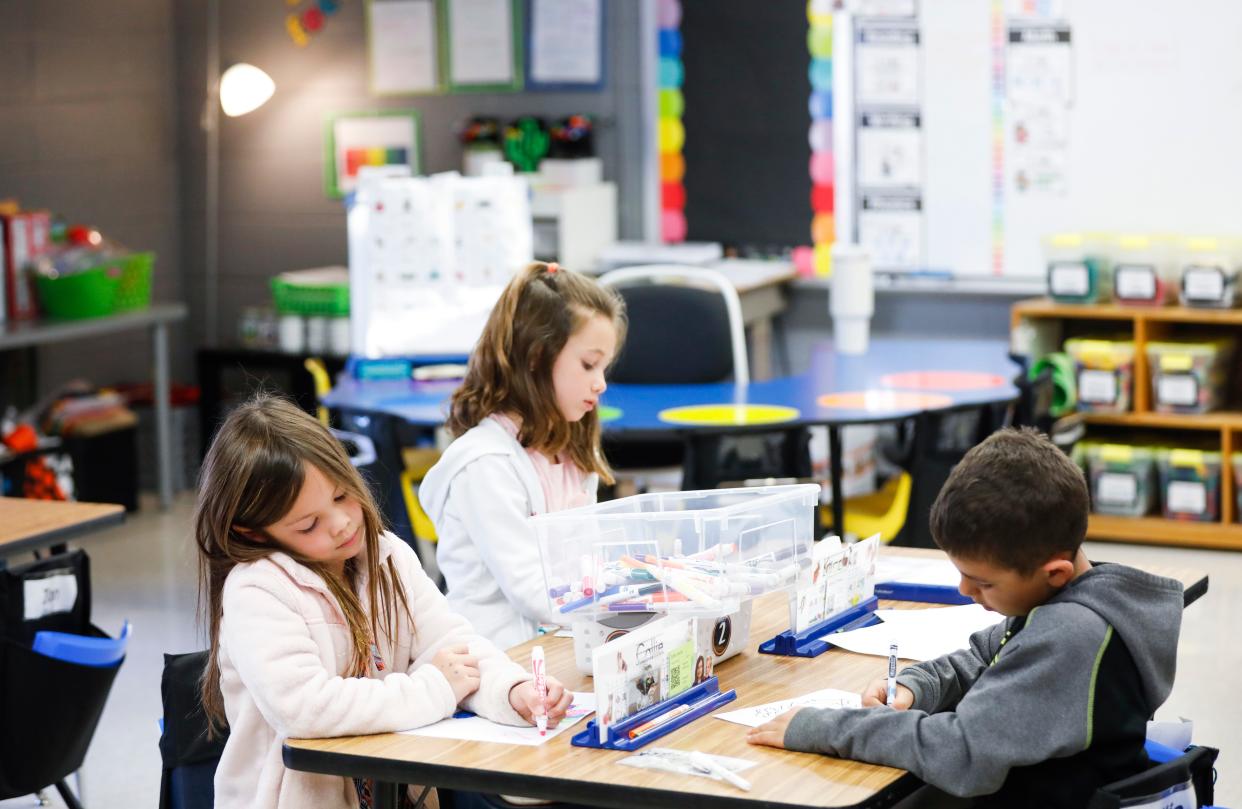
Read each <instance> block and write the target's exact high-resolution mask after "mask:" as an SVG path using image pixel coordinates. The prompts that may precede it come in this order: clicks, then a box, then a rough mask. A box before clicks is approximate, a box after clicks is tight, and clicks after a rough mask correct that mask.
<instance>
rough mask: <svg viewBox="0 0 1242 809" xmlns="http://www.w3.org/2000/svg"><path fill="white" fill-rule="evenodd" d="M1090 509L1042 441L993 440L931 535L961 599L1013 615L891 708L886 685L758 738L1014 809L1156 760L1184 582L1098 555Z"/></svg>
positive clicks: (1056, 801)
mask: <svg viewBox="0 0 1242 809" xmlns="http://www.w3.org/2000/svg"><path fill="white" fill-rule="evenodd" d="M1087 510H1088V495H1087V486H1086V482H1085V481H1084V479H1083V475H1082V472H1081V471H1080V470H1079V469H1078V467H1076V466H1075V465H1074V464H1073V462H1072V461H1070V459H1069V458H1067V457H1066V456H1065V455H1064V454H1063V453H1062V452H1061V451H1060V450H1058V449H1057V448H1056V447H1055V446H1053V444H1052V443H1051V442H1050V441H1048V439H1047V438H1045V437H1044V436H1042V435H1040V434H1039V433H1036V432H1034V431H1030V430H1002V431H1000V432H998V433H995V434H994V435H992V436H991V437H989V438H988V439H987V440H986V441H984V442H983V443H981V444H979V445H978V446H977V447H975V448H974V449H972V450H971V451H970V452H968V453H967V454H966V457H965V458H963V459H962V462H961V463H960V464H959V465H958V466H957V468H955V469H954V470H953V473H952V474H951V475H950V476H949V479H948V481H946V483H945V485H944V488H943V489H941V491H940V494H939V496H938V497H937V498H936V502H935V504H934V505H933V506H932V511H931V531H932V536H933V537H934V539H935V541H936V544H937V545H939V546H940V548H941V549H943V550H944V551H945V552H946V553H947V554H948V555H949V559H950V561H952V562H953V564H954V566H956V567H957V569H958V571H959V572H960V573H961V576H962V580H961V584H960V585H959V589H960V590H961V592H962V593H963V594H964V595H968V596H970V597H971V598H973V599H974V600H975V601H976V602H978V603H979V604H982V605H983V606H984V607H986V608H988V609H990V610H994V611H995V612H999V613H1001V614H1002V615H1005V616H1008V617H1007V619H1006V620H1004V621H1002V622H1001V623H999V624H997V625H995V626H993V627H991V628H989V629H985V630H982V631H980V632H976V633H975V634H974V635H973V636H971V638H970V648H968V649H962V650H960V651H957V652H953V653H952V654H949V655H945V656H944V657H940V658H937V659H935V660H929V661H927V662H924V663H918V664H916V665H913V666H910V667H908V668H906V669H904V670H902V672H901V673H900V675H899V676H898V678H897V683H898V686H897V698H896V700H895V704H894V705H892V706H891V707H889V706H887V705H885V702H886V687H885V686H886V683H885V681H884V680H883V679H880V680H877V681H875V682H873V683H872V684H871V685H870V686H868V688H867V690H866V691H864V692H863V705H864V707H863V708H861V709H855V710H834V709H823V710H816V709H811V708H804V709H802V710H800V711H796V712H795V711H791V712H789V713H787V714H784V715H783V716H780V717H777V718H776V719H774V720H773V721H771V722H769V723H767V724H766V725H762V726H760V727H758V728H755V729H753V730H751V731H750V732H749V733H748V735H747V741H749V742H751V743H752V744H766V745H771V746H773V747H785V748H788V749H790V750H802V751H806V752H816V753H826V754H828V755H832V756H839V757H841V758H851V759H858V760H861V761H867V762H872V763H875V764H884V765H888V766H890V767H900V768H902V769H906V770H909V771H910V772H912V773H914V774H915V775H916V776H918V777H919V778H921V779H922V780H923V781H925V782H926V783H928V784H930V785H932V786H933V787H936V788H939V789H941V790H943V791H944V792H947V793H949V794H950V795H955V796H966V797H975V800H974V801H973V802H971V803H969V804H968V805H971V806H976V807H1006V808H1007V809H1022V807H1032V809H1033V808H1034V807H1039V809H1058V808H1060V807H1064V809H1070V808H1071V807H1072V808H1073V809H1081V807H1083V806H1086V804H1087V802H1088V800H1089V799H1090V797H1091V795H1092V794H1093V793H1094V792H1095V790H1096V789H1097V788H1099V787H1100V786H1102V785H1104V784H1107V783H1110V782H1112V781H1116V780H1118V779H1121V778H1125V777H1127V776H1130V775H1134V774H1136V773H1138V772H1141V771H1142V770H1144V769H1145V768H1147V767H1148V766H1150V762H1149V761H1148V758H1147V755H1146V753H1145V752H1144V750H1143V742H1144V737H1145V735H1146V725H1147V720H1148V719H1149V718H1150V717H1151V716H1152V715H1153V714H1154V713H1155V711H1156V708H1158V707H1159V706H1160V705H1161V703H1163V702H1164V700H1165V698H1166V697H1168V695H1169V691H1170V690H1171V689H1172V687H1173V675H1174V669H1175V666H1176V662H1177V636H1178V630H1179V629H1180V626H1181V618H1182V587H1181V584H1180V583H1178V582H1176V581H1174V580H1172V579H1166V578H1162V577H1159V576H1154V575H1151V574H1149V573H1144V572H1142V571H1139V570H1135V569H1133V568H1129V567H1124V566H1122V565H1116V564H1093V563H1092V562H1090V561H1088V560H1087V558H1086V556H1085V554H1084V553H1083V551H1082V548H1081V545H1082V541H1083V538H1084V536H1085V534H1086V528H1087ZM894 709H895V710H894ZM976 796H978V797H976ZM955 805H961V804H955Z"/></svg>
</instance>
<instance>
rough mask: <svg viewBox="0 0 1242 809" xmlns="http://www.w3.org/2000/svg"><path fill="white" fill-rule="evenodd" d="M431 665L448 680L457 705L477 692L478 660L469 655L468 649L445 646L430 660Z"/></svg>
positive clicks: (466, 647)
mask: <svg viewBox="0 0 1242 809" xmlns="http://www.w3.org/2000/svg"><path fill="white" fill-rule="evenodd" d="M431 665H433V666H435V667H436V668H438V669H439V670H440V673H441V674H443V675H444V679H446V680H448V683H449V685H450V686H452V688H453V696H454V697H456V698H457V702H458V703H460V702H461V701H462V700H463V699H465V698H466V697H468V696H470V695H471V694H473V693H474V692H475V691H478V690H479V658H477V657H475V656H474V655H472V654H470V647H468V646H465V645H462V646H445V647H444V648H443V649H441V650H440V651H438V652H436V656H435V657H433V658H431Z"/></svg>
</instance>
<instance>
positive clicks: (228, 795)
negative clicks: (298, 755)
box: [215, 533, 530, 809]
mask: <svg viewBox="0 0 1242 809" xmlns="http://www.w3.org/2000/svg"><path fill="white" fill-rule="evenodd" d="M379 556H380V561H381V563H383V562H384V561H386V560H387V559H388V558H390V557H391V558H392V559H393V560H394V562H395V564H396V568H397V573H398V575H399V577H400V583H401V586H402V587H404V588H405V597H406V601H407V603H408V604H409V607H410V612H411V614H412V615H413V618H414V625H413V626H411V625H410V623H409V621H408V620H406V618H405V617H404V616H401V618H400V619H399V620H398V622H397V627H396V631H395V632H394V637H381V638H379V639H378V642H377V645H378V647H379V652H380V656H381V657H382V659H383V662H384V670H383V671H378V670H376V667H375V665H374V663H373V664H372V667H371V674H370V677H366V678H358V677H345V676H343V674H344V672H345V671H346V669H347V668H348V666H349V663H350V660H351V659H352V647H351V641H350V635H349V631H348V627H347V625H346V623H345V616H344V615H343V614H342V613H341V610H340V607H339V606H338V605H337V602H336V599H335V598H334V597H333V596H332V594H331V591H329V590H328V587H327V584H325V583H324V581H323V579H322V578H321V577H320V576H319V575H318V574H316V573H315V572H313V571H312V570H310V568H307V567H305V566H304V565H301V564H299V563H298V562H295V561H294V560H293V559H292V558H290V557H289V556H287V555H285V554H283V553H275V554H272V555H271V556H269V557H267V558H266V559H262V560H260V561H258V562H250V563H247V564H242V565H238V566H237V567H235V568H233V570H232V572H230V573H229V575H228V578H227V579H226V580H225V582H224V596H223V598H224V617H223V620H222V622H221V624H220V652H219V653H220V688H221V691H222V692H223V696H224V711H225V714H226V716H227V717H228V723H229V730H230V733H229V739H228V743H227V744H226V745H225V747H224V753H223V755H222V756H221V758H220V764H219V766H218V767H217V768H216V777H215V788H216V804H215V805H216V809H232V808H233V807H237V809H242V807H245V808H246V809H286V807H288V808H289V809H293V808H294V807H299V808H300V807H308V806H314V807H316V808H317V809H355V808H356V807H357V806H358V797H357V794H356V793H355V791H354V786H353V783H352V782H351V781H350V780H349V779H346V778H341V777H339V776H331V775H315V774H311V773H304V772H297V771H294V770H286V769H285V765H284V763H283V760H282V758H281V747H282V745H283V744H284V741H285V739H286V738H289V737H293V738H322V737H331V736H352V735H361V734H368V733H386V732H389V731H395V730H405V729H408V728H414V727H419V726H422V725H427V724H430V723H432V722H436V721H439V720H440V719H443V718H445V717H447V716H450V715H452V713H453V712H454V711H455V710H456V709H457V704H456V700H455V699H454V698H453V689H452V687H451V686H450V685H449V683H448V680H446V679H445V677H444V675H443V674H441V673H440V670H439V669H438V668H436V667H435V666H432V665H429V664H430V661H431V658H432V657H433V656H434V655H435V653H436V652H437V651H438V650H439V649H440V648H441V647H443V646H451V645H460V644H466V645H468V646H469V647H470V651H471V652H472V653H474V654H476V655H478V656H479V658H480V659H479V668H480V673H481V675H482V678H481V683H480V686H479V690H478V691H476V692H475V693H474V694H472V695H471V696H470V697H467V698H466V699H465V700H464V701H463V703H462V704H463V705H464V706H465V707H466V708H468V709H469V710H472V711H474V712H475V713H477V714H479V715H481V716H486V717H487V718H489V719H492V720H493V721H496V722H503V723H505V724H510V725H524V724H526V723H525V721H524V720H523V719H522V718H521V717H520V716H519V715H518V713H517V712H516V711H514V710H513V708H512V706H510V705H509V690H510V689H511V688H512V687H513V686H514V685H516V684H517V683H519V682H521V681H522V680H524V679H528V678H529V677H530V675H529V674H527V673H526V672H525V671H524V670H523V669H522V668H521V667H520V666H518V665H517V664H516V663H514V662H512V661H511V660H510V659H509V658H508V657H507V656H506V655H505V654H504V653H503V652H501V651H500V650H499V649H497V648H496V647H495V646H493V645H492V644H490V643H488V642H487V641H486V640H484V639H483V638H481V637H479V636H478V635H477V634H475V632H474V630H473V629H472V628H471V626H470V624H469V622H468V621H466V619H465V618H462V617H461V616H460V615H455V614H453V612H452V610H451V609H450V608H449V605H448V602H447V601H446V600H445V599H444V596H443V595H441V594H440V591H439V590H438V589H437V588H436V586H435V584H433V583H432V581H431V580H430V579H428V578H427V574H426V573H424V572H423V567H422V565H421V564H420V563H419V561H418V557H417V555H415V553H414V551H413V550H411V549H410V547H409V546H408V545H406V543H404V542H402V541H401V540H400V539H398V538H397V537H395V536H393V535H392V534H387V533H386V534H384V535H383V536H381V537H380V540H379ZM358 586H359V592H360V593H362V594H363V597H362V600H363V608H364V609H366V610H368V611H369V609H370V608H369V603H368V600H367V598H366V577H365V574H364V575H363V576H362V580H361V581H360V582H359V585H358ZM381 631H382V625H381Z"/></svg>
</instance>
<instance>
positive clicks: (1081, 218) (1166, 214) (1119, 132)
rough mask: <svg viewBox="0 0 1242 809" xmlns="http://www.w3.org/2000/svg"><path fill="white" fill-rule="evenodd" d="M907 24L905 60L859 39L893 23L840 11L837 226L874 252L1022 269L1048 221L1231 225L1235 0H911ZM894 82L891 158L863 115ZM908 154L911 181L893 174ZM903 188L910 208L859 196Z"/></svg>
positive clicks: (1118, 227)
mask: <svg viewBox="0 0 1242 809" xmlns="http://www.w3.org/2000/svg"><path fill="white" fill-rule="evenodd" d="M765 5H766V4H765ZM914 20H915V25H916V28H917V32H918V37H917V42H916V43H914V49H915V52H914V54H913V58H906V57H908V56H910V54H904V55H903V54H901V53H899V52H898V51H900V50H901V47H902V46H901V45H900V43H899V42H897V41H896V40H894V39H893V38H891V37H889V38H887V39H886V38H885V37H883V36H878V37H873V39H872V41H871V42H867V41H866V37H865V36H864V34H863V30H864V29H867V28H868V27H869V26H870V27H872V28H874V27H875V26H877V25H878V26H879V27H881V28H883V27H884V26H885V25H889V26H892V27H896V28H898V29H900V28H901V27H902V23H901V21H900V20H895V19H889V20H888V21H880V22H878V23H877V22H876V20H875V19H874V18H872V20H871V21H870V22H868V21H866V20H864V19H863V18H862V17H859V16H855V17H853V19H852V23H853V25H854V30H853V36H852V39H851V41H852V43H853V47H852V48H851V49H850V51H851V52H850V55H849V56H848V57H847V58H849V60H850V61H849V66H848V72H852V76H849V77H848V78H846V77H845V76H843V75H842V74H844V73H846V72H847V71H844V70H843V71H840V72H839V73H838V75H837V76H836V79H838V80H839V81H838V84H837V87H836V92H837V93H838V97H839V94H840V93H842V92H848V93H850V94H851V100H852V101H853V102H854V106H855V108H854V109H853V116H852V117H853V120H854V121H855V127H854V138H855V140H854V147H855V160H854V161H852V163H851V164H850V166H849V167H848V169H847V170H852V171H854V172H855V176H854V177H853V178H851V182H850V184H849V188H850V190H851V192H852V193H853V195H854V196H853V199H852V200H850V202H849V204H850V206H851V211H852V213H853V232H854V233H855V234H857V235H865V236H867V237H869V238H871V239H877V240H879V242H878V244H880V245H881V250H882V251H883V250H888V251H889V255H890V256H892V255H893V254H896V253H898V252H899V250H900V246H901V245H905V244H909V243H914V244H915V245H916V252H912V253H910V254H908V255H907V256H906V257H905V260H904V261H902V262H900V263H901V265H902V266H901V267H900V268H902V269H924V268H930V269H943V270H948V271H951V272H952V273H954V274H955V275H957V276H970V277H980V276H987V275H1003V276H1007V277H1013V278H1036V277H1039V276H1041V275H1042V266H1043V262H1042V259H1041V254H1040V237H1041V236H1042V235H1043V234H1046V233H1050V232H1056V231H1064V230H1099V231H1112V232H1148V233H1174V234H1176V233H1190V234H1224V235H1229V234H1238V233H1239V232H1242V202H1240V201H1239V199H1240V193H1242V160H1239V159H1237V156H1236V151H1237V148H1238V146H1237V144H1238V133H1239V132H1242V49H1239V48H1238V47H1237V43H1238V42H1239V41H1242V3H1237V2H1236V1H1235V0H1197V1H1196V2H1193V3H1178V4H1169V3H1167V2H1157V0H1006V2H994V1H993V0H925V1H924V2H921V3H919V4H918V9H917V16H916V17H915V18H914ZM837 41H838V43H839V42H840V41H841V40H840V39H838V40H837ZM907 47H908V45H907ZM843 56H845V55H844V54H841V53H837V54H835V56H834V60H835V61H834V64H842V57H843ZM903 71H904V74H903ZM911 71H913V76H911V75H910V72H911ZM845 82H848V83H845ZM911 82H912V84H911ZM843 83H844V85H843ZM898 86H906V87H913V89H914V91H915V92H916V93H917V97H916V98H915V99H914V101H913V103H912V104H908V102H909V101H910V99H909V98H905V99H904V101H905V102H907V104H908V106H909V107H911V108H913V109H914V110H915V111H916V112H917V115H918V119H917V125H916V128H917V130H918V132H917V138H916V140H915V141H914V142H913V143H910V142H909V141H907V143H906V145H905V147H904V148H905V150H906V152H908V154H906V155H904V157H905V158H908V159H905V160H904V162H903V155H902V154H901V151H902V148H903V147H901V145H900V144H895V145H894V143H892V142H891V141H892V137H891V136H892V132H888V133H877V131H875V130H876V129H877V128H878V127H872V126H870V125H868V126H863V122H862V117H863V115H865V114H868V113H872V114H874V113H875V112H876V111H877V110H880V111H882V108H883V94H884V92H885V91H886V90H888V91H894V90H895V89H896V88H897V87H898ZM877 93H879V98H877V95H876V94H877ZM868 95H869V96H870V99H869V100H867V99H866V97H867V96H868ZM894 98H895V99H896V100H894V101H893V102H892V105H893V108H894V109H900V108H901V107H902V102H903V99H902V98H901V97H900V93H898V94H897V96H895V97H894ZM838 109H840V106H838ZM877 120H879V119H877ZM896 120H897V119H889V120H888V123H890V124H892V123H894V121H896ZM907 123H909V121H907ZM877 137H879V138H880V141H883V140H884V138H885V137H887V138H888V139H889V141H890V142H889V143H888V144H887V146H886V149H887V151H885V150H884V149H878V148H877V147H876V142H877V140H876V138H877ZM790 143H791V146H801V144H798V143H794V141H793V139H792V138H791V140H790ZM881 153H883V154H884V157H883V159H880V158H877V157H876V155H878V154H881ZM868 155H871V157H868ZM877 160H878V161H879V162H876V161H877ZM911 161H913V162H914V163H917V164H918V176H916V177H915V178H913V179H911V178H910V177H909V176H906V177H904V179H903V180H902V181H901V182H900V183H898V182H896V181H895V179H894V174H893V173H894V172H898V171H899V169H900V167H901V166H906V167H907V168H908V167H909V166H910V165H911ZM841 169H842V167H840V166H839V167H838V172H840V171H841ZM885 172H890V173H889V174H885ZM863 175H868V176H865V177H864V176H863ZM843 180H844V178H842V177H841V176H840V174H839V176H838V185H839V187H840V184H841V183H842V181H843ZM889 180H893V182H892V183H891V184H890V187H888V188H887V189H885V188H884V187H883V186H884V185H885V183H886V182H888V181H889ZM877 186H879V190H877ZM903 190H904V191H906V192H909V193H910V196H911V197H912V198H914V199H916V200H917V201H918V207H917V208H909V207H907V208H905V209H904V213H902V212H901V211H902V209H900V208H898V209H897V212H896V213H894V210H893V209H889V210H887V211H886V210H884V206H883V205H882V204H881V205H875V206H874V207H872V208H870V210H869V209H868V207H867V206H868V205H874V203H876V202H877V201H878V202H880V203H884V202H886V201H892V200H896V199H898V198H899V197H900V196H901V192H902V191H903ZM840 207H841V199H840V197H838V209H840ZM912 211H914V212H915V214H912V213H911V212H912ZM903 217H904V221H905V222H906V223H907V226H909V225H910V223H912V222H915V221H917V222H918V226H919V228H920V232H918V233H914V234H912V233H910V232H906V233H904V234H903V233H902V232H901V230H902V226H901V225H900V222H901V221H903ZM868 219H870V223H871V224H870V226H869V225H868ZM880 220H883V222H884V223H886V224H879V225H877V224H876V223H877V222H879V221H880ZM884 263H885V262H884V261H878V262H877V264H879V265H881V266H882V265H883V264H884ZM889 263H890V264H891V263H892V261H891V260H890V261H889Z"/></svg>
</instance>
